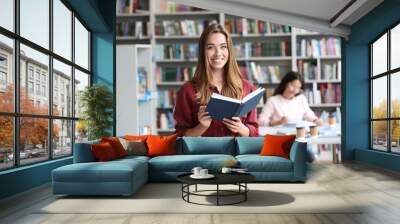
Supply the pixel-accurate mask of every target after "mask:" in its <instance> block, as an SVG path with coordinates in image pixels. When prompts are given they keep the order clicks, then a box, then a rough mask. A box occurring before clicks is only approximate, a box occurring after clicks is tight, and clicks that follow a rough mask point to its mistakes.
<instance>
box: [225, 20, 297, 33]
mask: <svg viewBox="0 0 400 224" xmlns="http://www.w3.org/2000/svg"><path fill="white" fill-rule="evenodd" d="M224 26H225V29H226V30H227V31H228V32H229V33H231V34H241V35H244V36H246V35H248V34H271V33H290V32H291V28H290V26H285V25H279V24H273V23H270V22H265V21H261V20H255V19H246V18H241V17H232V16H228V17H227V18H226V19H225V22H224Z"/></svg>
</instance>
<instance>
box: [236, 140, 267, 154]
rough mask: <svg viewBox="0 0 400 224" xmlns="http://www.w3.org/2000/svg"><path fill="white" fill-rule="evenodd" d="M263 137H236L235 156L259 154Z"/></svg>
mask: <svg viewBox="0 0 400 224" xmlns="http://www.w3.org/2000/svg"><path fill="white" fill-rule="evenodd" d="M263 144H264V137H237V138H236V155H245V154H260V152H261V149H262V147H263Z"/></svg>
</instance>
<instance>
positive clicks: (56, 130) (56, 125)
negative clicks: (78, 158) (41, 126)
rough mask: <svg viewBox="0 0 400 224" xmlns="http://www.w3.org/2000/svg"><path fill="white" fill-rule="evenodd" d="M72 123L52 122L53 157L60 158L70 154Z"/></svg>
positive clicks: (64, 121) (65, 121)
mask: <svg viewBox="0 0 400 224" xmlns="http://www.w3.org/2000/svg"><path fill="white" fill-rule="evenodd" d="M71 140H72V121H71V120H54V121H53V157H54V158H55V157H60V156H66V155H71V154H72V147H71Z"/></svg>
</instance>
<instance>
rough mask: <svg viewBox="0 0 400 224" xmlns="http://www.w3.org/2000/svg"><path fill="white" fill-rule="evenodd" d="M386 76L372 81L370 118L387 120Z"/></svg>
mask: <svg viewBox="0 0 400 224" xmlns="http://www.w3.org/2000/svg"><path fill="white" fill-rule="evenodd" d="M386 79H387V78H386V76H384V77H380V78H378V79H374V80H372V87H373V89H372V90H373V92H372V106H373V108H372V118H387V116H388V115H387V82H386Z"/></svg>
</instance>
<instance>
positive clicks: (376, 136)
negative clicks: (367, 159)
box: [372, 121, 387, 151]
mask: <svg viewBox="0 0 400 224" xmlns="http://www.w3.org/2000/svg"><path fill="white" fill-rule="evenodd" d="M372 148H373V149H377V150H382V151H387V121H373V122H372Z"/></svg>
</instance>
